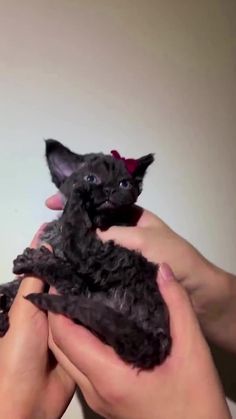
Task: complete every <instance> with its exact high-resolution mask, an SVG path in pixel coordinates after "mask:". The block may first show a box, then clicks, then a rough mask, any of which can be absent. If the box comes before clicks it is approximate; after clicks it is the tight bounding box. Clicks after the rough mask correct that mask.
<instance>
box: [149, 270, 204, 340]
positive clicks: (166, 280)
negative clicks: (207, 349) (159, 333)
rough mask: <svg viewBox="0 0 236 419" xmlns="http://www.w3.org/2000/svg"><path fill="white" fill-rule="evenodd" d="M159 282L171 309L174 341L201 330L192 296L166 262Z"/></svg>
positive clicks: (159, 273)
mask: <svg viewBox="0 0 236 419" xmlns="http://www.w3.org/2000/svg"><path fill="white" fill-rule="evenodd" d="M157 282H158V285H159V289H160V292H161V294H162V297H163V299H164V300H165V303H166V304H167V307H168V310H169V316H170V329H171V335H172V338H173V342H174V343H175V344H178V342H179V341H183V335H188V334H189V333H192V332H194V333H196V332H197V333H198V331H199V332H200V327H199V325H198V321H197V318H196V315H195V313H194V310H193V307H192V304H191V301H190V298H189V297H188V295H187V293H186V291H185V289H184V288H183V287H182V285H181V284H180V283H179V282H178V281H177V280H176V279H175V277H174V274H173V272H172V270H171V268H170V267H169V265H167V264H166V263H163V264H161V265H160V267H159V271H158V278H157Z"/></svg>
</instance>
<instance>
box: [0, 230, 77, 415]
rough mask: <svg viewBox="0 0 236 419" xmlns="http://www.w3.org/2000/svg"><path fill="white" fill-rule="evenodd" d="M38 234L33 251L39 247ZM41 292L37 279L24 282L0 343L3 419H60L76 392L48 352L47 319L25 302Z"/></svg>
mask: <svg viewBox="0 0 236 419" xmlns="http://www.w3.org/2000/svg"><path fill="white" fill-rule="evenodd" d="M39 234H40V231H39V232H38V233H37V234H36V236H35V238H34V240H33V241H32V243H31V246H32V247H36V246H37V240H38V235H39ZM42 290H43V283H42V281H40V280H39V279H37V278H33V277H26V278H25V279H24V281H22V283H21V285H20V288H19V291H18V294H17V296H16V299H15V301H14V303H13V305H12V307H11V310H10V313H9V317H10V325H11V327H10V329H9V331H8V332H7V334H6V335H5V336H4V337H3V338H1V339H0V371H1V380H0V417H1V418H4V419H12V418H15V419H28V418H30V419H32V418H34V419H42V418H43V419H51V418H52V419H54V418H59V417H61V415H62V414H63V412H64V411H65V410H66V408H67V406H68V404H69V402H70V400H71V398H72V396H73V394H74V391H75V383H74V380H73V379H72V378H71V376H69V375H68V373H67V372H66V371H65V370H64V369H63V367H62V366H61V365H59V364H58V363H57V361H56V359H55V357H54V356H53V354H52V353H50V352H49V349H48V333H49V330H48V320H47V315H46V314H45V313H43V312H42V311H40V310H38V309H37V308H36V307H35V306H33V305H32V304H30V303H29V302H28V301H26V300H25V299H24V298H23V296H24V295H27V294H29V293H31V292H42Z"/></svg>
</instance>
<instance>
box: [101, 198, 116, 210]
mask: <svg viewBox="0 0 236 419" xmlns="http://www.w3.org/2000/svg"><path fill="white" fill-rule="evenodd" d="M114 208H116V205H115V204H114V203H113V202H112V201H110V200H109V199H106V201H103V202H101V203H100V204H98V205H97V209H98V210H99V211H100V210H106V209H114Z"/></svg>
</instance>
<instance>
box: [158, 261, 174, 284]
mask: <svg viewBox="0 0 236 419" xmlns="http://www.w3.org/2000/svg"><path fill="white" fill-rule="evenodd" d="M159 272H160V275H161V278H162V280H163V281H164V282H167V281H173V280H174V279H175V277H174V273H173V271H172V269H171V268H170V266H169V265H167V263H162V264H161V265H160V268H159Z"/></svg>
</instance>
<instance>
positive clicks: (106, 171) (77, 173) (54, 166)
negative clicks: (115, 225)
mask: <svg viewBox="0 0 236 419" xmlns="http://www.w3.org/2000/svg"><path fill="white" fill-rule="evenodd" d="M46 158H47V162H48V166H49V169H50V172H51V177H52V181H53V182H54V183H55V185H56V186H57V187H58V188H59V189H60V190H61V192H62V193H63V195H65V197H66V198H68V197H69V195H70V193H71V191H72V188H73V185H77V186H78V187H80V186H81V187H82V186H85V187H86V186H88V187H89V190H90V195H91V200H92V202H93V206H94V209H95V210H96V211H107V210H116V209H118V208H121V207H125V206H128V205H132V204H134V203H135V202H136V200H137V198H138V195H139V194H140V193H141V191H142V181H143V178H144V175H145V173H146V170H147V168H148V166H149V165H150V164H151V163H152V162H153V161H154V158H153V155H152V154H148V155H146V156H144V157H141V158H139V159H137V160H135V161H133V160H132V161H131V164H127V161H125V159H121V158H119V155H118V154H117V153H113V155H105V154H102V153H91V154H84V155H80V154H76V153H73V152H72V151H70V150H69V149H68V148H66V147H65V146H63V145H62V144H61V143H59V142H58V141H55V140H46ZM128 163H130V160H129V161H128ZM132 163H134V164H132Z"/></svg>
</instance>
